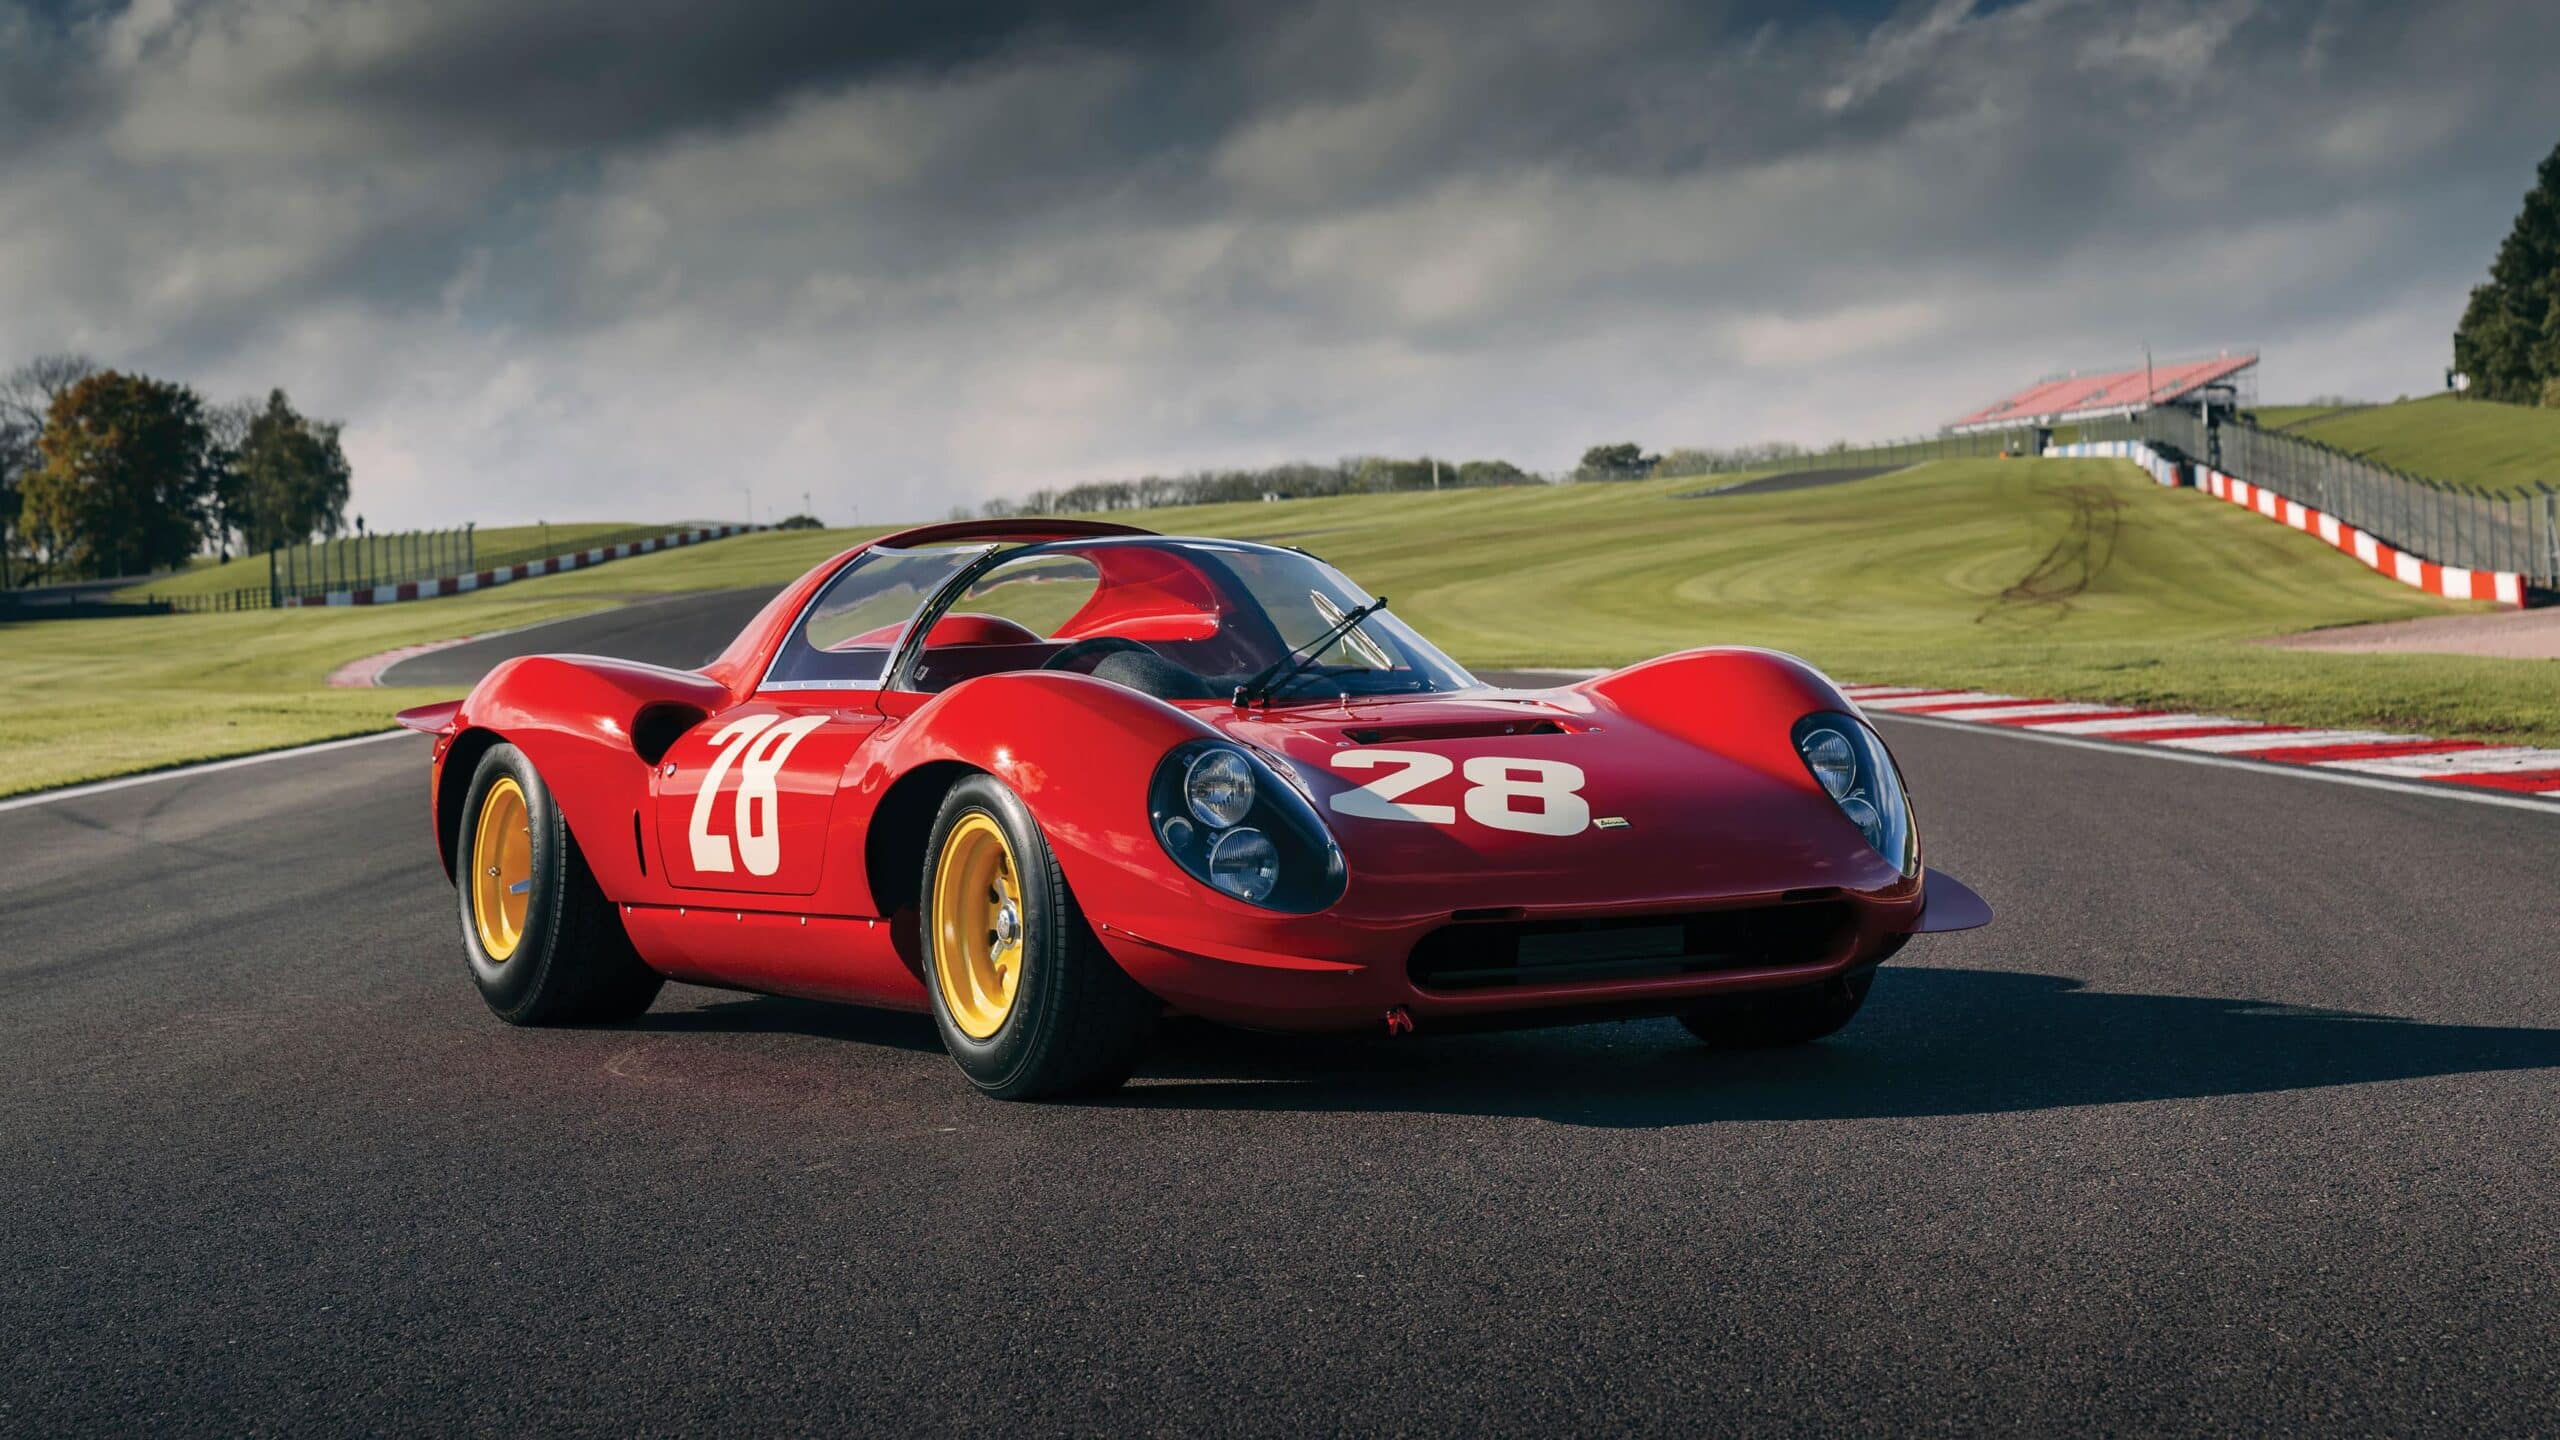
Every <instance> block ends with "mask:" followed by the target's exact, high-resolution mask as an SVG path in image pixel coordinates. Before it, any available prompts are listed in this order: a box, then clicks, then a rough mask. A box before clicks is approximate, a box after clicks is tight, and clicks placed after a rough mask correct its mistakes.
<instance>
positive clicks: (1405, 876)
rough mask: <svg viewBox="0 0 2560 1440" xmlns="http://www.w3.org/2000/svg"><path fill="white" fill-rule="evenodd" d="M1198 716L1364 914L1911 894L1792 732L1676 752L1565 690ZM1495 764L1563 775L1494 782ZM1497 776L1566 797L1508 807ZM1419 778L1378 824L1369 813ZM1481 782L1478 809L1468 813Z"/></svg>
mask: <svg viewBox="0 0 2560 1440" xmlns="http://www.w3.org/2000/svg"><path fill="white" fill-rule="evenodd" d="M1195 713H1196V714H1198V715H1199V716H1200V718H1202V719H1203V720H1206V721H1207V722H1209V723H1210V724H1211V725H1213V726H1215V727H1217V728H1218V729H1220V730H1222V731H1224V732H1225V733H1226V734H1227V735H1229V736H1231V737H1232V738H1234V739H1236V740H1238V741H1241V742H1243V743H1245V744H1248V745H1251V746H1253V747H1254V748H1256V749H1257V750H1260V751H1262V752H1263V753H1264V754H1265V755H1266V757H1276V758H1277V760H1278V761H1279V762H1282V763H1283V764H1285V766H1286V768H1287V769H1288V771H1289V772H1290V774H1291V775H1292V777H1293V778H1294V779H1295V780H1297V781H1298V782H1299V784H1300V786H1301V788H1302V789H1304V790H1305V791H1306V793H1307V794H1308V796H1309V798H1310V799H1311V800H1313V802H1314V803H1315V807H1316V809H1317V811H1318V813H1320V814H1321V815H1322V816H1323V817H1324V820H1325V823H1326V824H1327V826H1329V827H1330V828H1331V829H1332V831H1333V833H1334V835H1335V837H1336V839H1337V840H1338V841H1339V843H1340V844H1341V846H1342V850H1343V855H1344V859H1345V861H1346V862H1347V864H1348V866H1349V869H1350V876H1351V885H1350V889H1349V891H1348V892H1346V895H1345V897H1344V900H1345V903H1346V904H1347V905H1352V906H1355V907H1357V908H1359V909H1362V910H1364V911H1368V912H1371V913H1376V914H1381V915H1385V914H1395V915H1420V914H1427V913H1442V914H1445V913H1448V912H1451V911H1458V910H1473V909H1496V910H1507V909H1524V910H1552V911H1585V912H1591V911H1606V910H1611V909H1619V908H1626V909H1643V908H1653V907H1661V906H1677V905H1680V904H1686V903H1693V902H1694V903H1699V904H1717V903H1731V902H1736V901H1747V900H1750V899H1754V898H1775V897H1778V896H1782V895H1786V894H1787V893H1788V892H1803V891H1809V890H1817V889H1830V888H1838V889H1844V890H1853V891H1860V892H1879V891H1888V890H1891V891H1899V890H1902V889H1906V888H1911V886H1912V882H1911V881H1909V880H1908V879H1906V878H1905V877H1904V876H1903V875H1901V874H1900V872H1899V871H1898V870H1897V869H1896V868H1895V867H1894V866H1893V865H1892V864H1891V863H1889V862H1887V861H1886V860H1885V859H1884V858H1883V857H1882V856H1880V855H1878V854H1877V853H1876V852H1875V850H1874V849H1873V848H1872V847H1871V846H1869V845H1868V844H1867V843H1866V841H1865V839H1864V837H1862V836H1861V835H1860V834H1859V833H1858V831H1857V830H1856V828H1855V827H1854V826H1852V825H1851V824H1850V823H1849V822H1848V820H1847V819H1846V818H1845V817H1843V816H1842V815H1841V814H1840V812H1839V809H1838V808H1837V807H1836V806H1835V805H1834V804H1833V803H1832V802H1831V800H1830V798H1829V797H1828V796H1826V795H1824V794H1823V793H1822V791H1821V789H1820V787H1819V786H1818V785H1816V783H1815V782H1814V780H1813V778H1812V777H1811V775H1810V774H1808V773H1807V772H1806V771H1805V769H1804V766H1803V764H1802V762H1801V761H1800V760H1798V759H1797V758H1796V756H1795V752H1794V749H1793V745H1792V742H1791V741H1790V740H1789V739H1788V738H1787V733H1786V726H1787V724H1788V723H1791V722H1792V717H1790V719H1789V721H1787V722H1781V723H1779V724H1778V727H1777V730H1776V732H1775V734H1774V736H1772V735H1763V734H1760V733H1758V729H1764V728H1766V727H1767V726H1768V725H1769V723H1770V722H1769V721H1768V720H1766V719H1763V718H1753V717H1748V716H1736V717H1734V720H1733V723H1734V725H1736V726H1739V727H1756V728H1753V729H1750V730H1749V731H1748V733H1743V732H1740V731H1738V732H1737V733H1736V738H1737V740H1738V741H1744V742H1747V743H1736V744H1732V745H1722V744H1701V743H1699V742H1698V741H1697V740H1696V739H1695V738H1694V736H1695V734H1696V731H1697V726H1696V724H1695V723H1694V722H1695V720H1696V717H1694V716H1691V717H1687V718H1688V720H1689V721H1690V722H1691V723H1689V724H1688V725H1686V726H1685V727H1684V728H1685V729H1686V730H1687V731H1688V732H1689V733H1688V734H1685V735H1684V734H1675V733H1672V732H1670V731H1669V730H1667V729H1666V728H1664V727H1661V726H1657V725H1655V724H1652V723H1649V722H1648V721H1647V720H1646V719H1645V718H1644V717H1642V716H1640V715H1637V714H1634V713H1631V712H1629V711H1628V710H1626V709H1624V708H1621V707H1619V706H1618V705H1616V704H1614V703H1612V701H1611V700H1610V698H1609V697H1608V696H1606V695H1604V694H1601V693H1597V692H1595V691H1593V690H1591V689H1588V688H1585V687H1579V686H1576V687H1566V688H1562V689H1557V690H1543V691H1470V692H1465V693H1461V694H1454V695H1435V696H1411V697H1395V698H1388V699H1370V700H1362V699H1354V700H1347V701H1328V702H1324V703H1322V704H1307V705H1297V706H1290V707H1286V708H1277V709H1271V710H1238V709H1235V708H1233V707H1230V706H1215V707H1203V708H1202V709H1201V710H1199V711H1196V712H1195ZM1416 757H1419V758H1416ZM1497 759H1498V760H1517V761H1529V762H1561V764H1562V765H1563V766H1569V767H1571V768H1570V769H1569V770H1563V769H1557V768H1554V766H1553V765H1552V764H1548V765H1531V766H1523V767H1518V768H1516V769H1514V770H1512V771H1508V772H1506V771H1504V770H1503V769H1502V768H1501V767H1499V766H1496V765H1493V764H1491V763H1490V761H1492V760H1497ZM1470 761H1475V762H1478V763H1477V764H1476V765H1474V766H1473V767H1472V769H1473V772H1474V775H1473V777H1471V775H1470V769H1471V767H1470V765H1469V762H1470ZM1505 774H1510V775H1512V776H1514V777H1515V779H1517V780H1521V781H1526V782H1530V783H1531V785H1532V787H1533V788H1536V787H1537V786H1538V785H1540V784H1543V785H1544V786H1546V787H1551V788H1553V789H1555V790H1558V791H1562V792H1564V793H1563V796H1559V797H1548V796H1544V795H1539V794H1522V795H1518V796H1515V797H1513V798H1511V799H1509V800H1507V801H1506V800H1505V799H1504V797H1503V795H1502V794H1501V791H1502V789H1503V788H1504V787H1503V776H1504V775H1505ZM1542 775H1543V776H1544V779H1543V781H1541V779H1540V777H1541V776H1542ZM1425 776H1429V777H1431V778H1429V779H1428V780H1427V782H1426V783H1422V784H1419V785H1415V786H1413V788H1411V789H1409V790H1406V791H1405V793H1403V794H1401V795H1400V796H1398V797H1396V798H1395V800H1394V801H1393V802H1392V805H1388V804H1387V803H1386V802H1382V801H1381V800H1380V799H1379V798H1378V797H1379V795H1380V794H1381V792H1382V791H1383V790H1385V789H1386V788H1389V787H1399V788H1400V787H1402V786H1404V785H1407V784H1410V783H1411V782H1413V781H1415V780H1419V779H1422V778H1423V777H1425ZM1484 780H1491V781H1493V782H1495V783H1494V784H1493V785H1492V786H1491V787H1490V789H1491V791H1492V793H1489V794H1472V795H1471V794H1470V792H1471V791H1475V790H1479V789H1484V788H1487V787H1486V786H1484V785H1483V783H1482V782H1483V781H1484ZM1364 787H1366V788H1367V790H1368V792H1369V793H1368V794H1366V795H1363V794H1358V793H1355V792H1359V791H1362V790H1363V788H1364ZM1346 796H1349V797H1350V798H1349V799H1348V800H1347V801H1346V799H1345V797H1346ZM1565 797H1570V798H1565ZM1575 799H1578V800H1579V801H1580V802H1582V804H1584V805H1587V806H1588V809H1589V815H1588V817H1587V820H1583V819H1582V818H1581V817H1579V815H1578V813H1577V812H1576V810H1575V808H1574V806H1573V803H1572V802H1573V800H1575ZM1346 804H1347V805H1348V807H1349V808H1348V809H1346ZM1381 808H1387V809H1395V808H1401V809H1403V810H1405V811H1408V812H1411V813H1414V814H1419V815H1420V816H1422V817H1423V818H1410V814H1409V815H1408V816H1405V817H1396V816H1393V815H1390V816H1387V817H1381V816H1379V815H1378V814H1376V813H1375V812H1376V811H1378V810H1379V809H1381ZM1363 811H1366V812H1370V813H1361V812H1363ZM1524 812H1525V813H1524ZM1489 821H1490V822H1492V823H1488V822H1489ZM1548 831H1554V832H1557V833H1545V832H1548Z"/></svg>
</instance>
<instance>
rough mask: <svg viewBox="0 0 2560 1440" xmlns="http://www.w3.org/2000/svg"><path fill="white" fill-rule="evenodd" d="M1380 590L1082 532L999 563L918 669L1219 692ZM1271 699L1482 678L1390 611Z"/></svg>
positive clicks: (1298, 564) (1224, 549)
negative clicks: (1090, 678) (1065, 674)
mask: <svg viewBox="0 0 2560 1440" xmlns="http://www.w3.org/2000/svg"><path fill="white" fill-rule="evenodd" d="M1371 599H1372V597H1370V596H1369V595H1367V594H1366V593H1364V592H1363V591H1362V590H1361V589H1360V587H1359V586H1357V585H1354V584H1352V583H1351V582H1350V580H1348V579H1346V578H1345V577H1344V576H1343V574H1342V572H1340V571H1338V570H1336V569H1334V568H1333V567H1332V566H1330V565H1327V564H1325V563H1324V562H1323V561H1321V560H1317V559H1315V558H1314V557H1312V556H1309V555H1304V554H1301V553H1299V552H1297V551H1294V550H1283V549H1279V548H1276V547H1273V546H1267V545H1254V544H1248V543H1244V542H1240V541H1221V540H1161V539H1155V538H1152V537H1149V538H1145V539H1120V538H1113V539H1107V540H1072V541H1060V542H1056V543H1053V544H1046V545H1034V546H1027V547H1024V548H1023V549H1020V550H1017V551H1015V552H1013V553H1011V554H1009V555H1007V556H1005V557H1004V558H1003V559H1001V560H999V561H997V562H996V563H994V564H993V565H992V566H989V567H988V568H987V569H985V570H984V571H983V572H982V573H980V574H979V575H978V576H976V578H974V579H973V580H971V581H970V582H969V584H968V585H967V587H966V588H965V589H963V590H962V591H961V593H960V594H959V595H957V596H955V597H954V598H953V600H952V602H951V603H950V604H949V605H948V606H946V607H945V608H944V609H943V610H942V611H941V612H940V614H939V615H938V616H937V617H936V618H935V620H934V622H933V629H932V631H931V632H930V633H929V634H928V635H927V636H926V638H925V646H924V649H923V652H922V654H921V656H920V657H919V659H918V661H917V663H916V667H915V670H914V673H913V677H912V678H913V681H914V683H915V685H916V688H919V689H924V690H939V689H945V688H948V687H949V686H951V685H955V684H958V683H959V682H960V681H962V680H966V679H971V678H974V677H976V676H978V675H986V674H995V673H999V672H1002V671H1008V670H1035V669H1043V668H1047V669H1062V670H1075V671H1081V672H1084V673H1087V674H1091V675H1094V676H1097V677H1099V678H1101V679H1106V680H1114V681H1118V682H1120V683H1123V684H1128V685H1131V686H1132V687H1133V688H1137V689H1141V690H1145V691H1147V692H1148V693H1150V694H1155V695H1157V696H1159V697H1160V698H1164V699H1218V700H1224V699H1227V698H1230V697H1231V696H1233V695H1234V694H1235V691H1236V687H1238V686H1240V685H1243V684H1245V683H1246V682H1248V681H1251V680H1254V679H1255V678H1257V677H1263V676H1265V674H1266V672H1270V671H1273V669H1274V667H1275V666H1277V667H1281V668H1282V669H1286V668H1288V667H1287V665H1286V664H1284V662H1288V661H1289V660H1290V658H1291V652H1292V651H1299V650H1306V647H1309V646H1311V645H1313V644H1314V643H1315V642H1316V641H1318V640H1320V639H1323V637H1324V636H1325V635H1326V634H1327V632H1329V631H1333V630H1335V629H1337V627H1340V626H1341V625H1342V623H1343V621H1344V620H1346V619H1347V618H1348V617H1349V616H1350V615H1351V613H1352V612H1353V611H1355V610H1358V609H1359V608H1360V607H1362V606H1364V605H1367V604H1370V603H1371ZM1298 658H1299V659H1302V660H1304V661H1306V662H1307V663H1306V664H1305V665H1304V667H1303V669H1301V670H1300V671H1299V673H1296V674H1294V675H1291V676H1289V677H1288V678H1287V679H1285V680H1276V679H1275V680H1271V681H1270V685H1271V689H1272V691H1273V696H1272V698H1274V699H1277V700H1283V701H1285V700H1288V699H1291V698H1300V699H1306V698H1317V697H1331V696H1337V695H1354V696H1356V695H1399V694H1420V693H1427V692H1439V691H1449V690H1464V689H1469V688H1472V687H1473V686H1474V685H1475V683H1476V682H1475V680H1474V679H1473V677H1471V676H1469V675H1468V674H1467V672H1466V671H1465V670H1463V669H1461V668H1460V667H1459V666H1458V664H1457V662H1455V661H1453V660H1451V659H1450V658H1449V657H1447V656H1446V655H1443V654H1441V653H1440V652H1439V651H1438V650H1436V649H1434V648H1432V645H1431V643H1430V642H1429V641H1427V640H1424V639H1423V638H1422V637H1421V636H1420V635H1418V634H1416V633H1414V631H1413V630H1412V628H1411V627H1409V626H1407V625H1406V624H1405V623H1404V622H1403V621H1401V620H1399V619H1397V618H1396V617H1395V616H1394V615H1392V614H1389V613H1385V612H1380V613H1377V614H1373V615H1369V616H1367V617H1365V618H1363V619H1362V620H1361V621H1360V622H1359V623H1358V624H1357V625H1355V626H1352V627H1350V628H1348V629H1347V630H1343V631H1342V633H1340V634H1339V635H1338V636H1337V637H1336V638H1334V639H1332V640H1331V641H1329V642H1328V643H1326V644H1324V645H1323V647H1322V648H1320V649H1314V650H1309V651H1307V653H1305V654H1303V655H1301V656H1299V657H1298Z"/></svg>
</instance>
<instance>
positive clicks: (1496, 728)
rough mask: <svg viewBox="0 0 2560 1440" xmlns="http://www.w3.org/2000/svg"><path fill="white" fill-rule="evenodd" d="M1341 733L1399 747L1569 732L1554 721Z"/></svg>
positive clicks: (1426, 724) (1430, 724)
mask: <svg viewBox="0 0 2560 1440" xmlns="http://www.w3.org/2000/svg"><path fill="white" fill-rule="evenodd" d="M1342 733H1343V734H1344V735H1346V736H1348V737H1349V738H1350V739H1351V741H1352V743H1354V744H1358V745H1401V744H1405V743H1408V742H1410V741H1415V740H1489V739H1499V738H1501V737H1503V736H1506V735H1566V734H1570V733H1572V732H1570V731H1568V730H1566V729H1565V728H1564V727H1563V726H1562V725H1559V724H1557V723H1556V722H1554V721H1553V720H1437V721H1434V720H1425V721H1421V722H1418V723H1416V724H1412V725H1363V726H1360V727H1358V728H1357V729H1352V730H1345V731H1343V732H1342Z"/></svg>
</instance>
